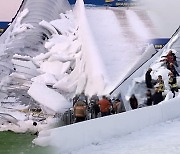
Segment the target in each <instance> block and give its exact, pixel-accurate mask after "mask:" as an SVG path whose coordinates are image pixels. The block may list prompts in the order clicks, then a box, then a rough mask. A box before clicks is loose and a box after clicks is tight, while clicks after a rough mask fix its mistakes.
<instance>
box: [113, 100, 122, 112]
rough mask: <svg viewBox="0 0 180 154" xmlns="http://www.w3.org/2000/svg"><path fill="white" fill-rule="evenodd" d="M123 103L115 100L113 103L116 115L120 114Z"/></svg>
mask: <svg viewBox="0 0 180 154" xmlns="http://www.w3.org/2000/svg"><path fill="white" fill-rule="evenodd" d="M120 107H121V101H120V100H119V99H115V101H114V102H113V110H114V114H117V113H120V112H121V111H120Z"/></svg>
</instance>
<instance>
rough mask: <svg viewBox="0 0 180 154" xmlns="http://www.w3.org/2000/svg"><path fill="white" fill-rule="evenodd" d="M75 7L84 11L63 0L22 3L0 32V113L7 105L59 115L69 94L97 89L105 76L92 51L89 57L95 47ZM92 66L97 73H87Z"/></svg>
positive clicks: (99, 90) (100, 89) (68, 104)
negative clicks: (7, 25)
mask: <svg viewBox="0 0 180 154" xmlns="http://www.w3.org/2000/svg"><path fill="white" fill-rule="evenodd" d="M79 3H83V2H81V1H79ZM81 5H82V4H81ZM79 11H81V12H82V11H84V10H81V9H78V4H77V6H76V7H75V9H74V12H72V10H71V7H70V5H69V3H68V1H67V0H45V1H44V0H24V1H23V2H22V5H21V8H20V9H19V12H18V13H17V15H16V17H15V18H14V20H13V22H12V23H11V25H10V26H9V27H8V29H7V30H6V31H5V32H4V33H3V35H1V37H0V47H1V48H0V71H1V74H0V81H1V82H0V99H1V108H2V113H3V112H7V110H5V108H6V109H7V108H8V109H13V110H14V109H15V110H16V111H23V113H25V111H26V112H29V111H37V110H38V111H43V114H46V115H52V116H55V115H57V114H58V115H62V114H63V113H64V112H65V111H66V110H67V109H69V108H70V107H71V106H72V102H71V101H70V98H72V97H73V96H74V95H75V94H77V93H81V92H82V91H85V93H86V94H87V95H93V94H95V93H96V94H102V93H103V91H104V89H105V86H106V81H105V78H106V77H105V76H104V72H103V67H102V65H101V62H100V59H98V56H97V54H96V56H95V57H93V54H92V52H96V50H97V49H96V48H95V45H93V39H92V38H91V35H90V31H89V30H88V24H87V23H86V22H85V21H86V20H85V19H83V20H81V19H82V18H85V17H83V16H79ZM81 14H84V13H81ZM75 18H76V19H75ZM84 33H86V34H87V35H86V36H84ZM82 44H83V45H82ZM96 62H97V63H98V65H97V63H96ZM95 67H96V70H97V69H99V71H98V73H97V72H93V68H95ZM94 79H96V80H94ZM97 83H98V84H97ZM12 106H16V108H15V107H12ZM17 106H21V107H20V109H19V108H17ZM8 112H9V114H10V110H8ZM28 114H31V113H28ZM24 116H25V117H26V118H25V117H24V119H27V115H26V113H25V115H24ZM29 117H30V116H28V119H29ZM40 120H43V118H40Z"/></svg>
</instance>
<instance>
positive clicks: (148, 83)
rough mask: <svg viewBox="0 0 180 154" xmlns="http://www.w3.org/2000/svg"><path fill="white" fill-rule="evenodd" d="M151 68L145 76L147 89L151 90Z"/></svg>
mask: <svg viewBox="0 0 180 154" xmlns="http://www.w3.org/2000/svg"><path fill="white" fill-rule="evenodd" d="M151 72H152V68H149V69H148V71H147V72H146V74H145V82H146V86H147V88H152V77H151Z"/></svg>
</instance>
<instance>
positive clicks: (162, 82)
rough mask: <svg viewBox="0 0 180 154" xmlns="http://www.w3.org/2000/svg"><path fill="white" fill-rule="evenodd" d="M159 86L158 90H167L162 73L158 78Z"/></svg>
mask: <svg viewBox="0 0 180 154" xmlns="http://www.w3.org/2000/svg"><path fill="white" fill-rule="evenodd" d="M156 86H157V88H158V92H161V93H162V92H164V90H165V85H164V81H163V79H162V76H161V75H158V79H157V84H156Z"/></svg>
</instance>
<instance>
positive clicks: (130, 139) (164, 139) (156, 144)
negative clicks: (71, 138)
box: [71, 119, 180, 154]
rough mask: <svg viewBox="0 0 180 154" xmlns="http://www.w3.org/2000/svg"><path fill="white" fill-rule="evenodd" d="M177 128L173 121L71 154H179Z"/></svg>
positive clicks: (175, 122)
mask: <svg viewBox="0 0 180 154" xmlns="http://www.w3.org/2000/svg"><path fill="white" fill-rule="evenodd" d="M119 125H120V124H119ZM179 127H180V119H175V120H171V121H167V122H165V123H161V124H157V125H154V126H150V127H148V128H145V129H143V130H140V131H137V132H133V133H130V134H128V135H126V136H122V137H114V138H111V139H109V140H106V141H102V142H100V143H94V144H92V145H89V146H86V147H84V148H82V149H80V150H75V151H72V152H71V154H84V153H87V154H152V153H153V154H179V152H180V144H179V142H180V133H179V132H180V131H179ZM104 129H106V128H104Z"/></svg>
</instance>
